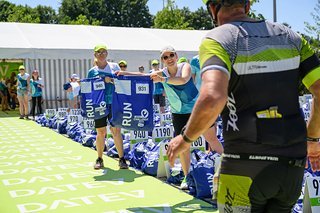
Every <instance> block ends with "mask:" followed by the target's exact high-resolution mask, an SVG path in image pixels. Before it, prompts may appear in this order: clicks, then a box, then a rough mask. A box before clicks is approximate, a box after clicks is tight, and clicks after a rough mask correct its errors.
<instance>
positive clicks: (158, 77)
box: [150, 73, 165, 83]
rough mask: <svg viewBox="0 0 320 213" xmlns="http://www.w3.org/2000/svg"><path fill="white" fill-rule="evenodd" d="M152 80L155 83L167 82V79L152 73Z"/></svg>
mask: <svg viewBox="0 0 320 213" xmlns="http://www.w3.org/2000/svg"><path fill="white" fill-rule="evenodd" d="M150 78H151V79H152V80H153V82H154V83H158V82H164V81H165V77H162V76H160V75H158V74H156V73H151V75H150Z"/></svg>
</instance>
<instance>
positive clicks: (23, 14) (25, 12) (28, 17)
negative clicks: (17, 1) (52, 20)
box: [7, 5, 40, 23]
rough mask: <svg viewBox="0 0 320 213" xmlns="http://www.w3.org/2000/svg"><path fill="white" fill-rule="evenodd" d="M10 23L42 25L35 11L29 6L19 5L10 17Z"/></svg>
mask: <svg viewBox="0 0 320 213" xmlns="http://www.w3.org/2000/svg"><path fill="white" fill-rule="evenodd" d="M7 21H8V22H22V23H40V18H39V16H38V14H37V12H36V11H35V10H33V9H32V8H31V7H29V6H27V5H26V6H22V5H18V6H16V7H15V8H14V10H13V12H12V13H11V14H10V15H9V16H8V19H7Z"/></svg>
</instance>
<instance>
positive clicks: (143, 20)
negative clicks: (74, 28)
mask: <svg viewBox="0 0 320 213" xmlns="http://www.w3.org/2000/svg"><path fill="white" fill-rule="evenodd" d="M80 15H83V16H85V17H86V18H87V19H88V20H89V24H97V23H99V24H100V25H103V26H119V27H150V26H151V25H152V16H151V14H150V13H149V8H148V6H147V0H63V1H62V3H61V7H60V8H59V22H60V23H66V24H68V23H71V22H72V21H75V20H77V19H79V16H80ZM83 16H81V17H82V18H83ZM81 17H80V19H81ZM78 21H79V20H78Z"/></svg>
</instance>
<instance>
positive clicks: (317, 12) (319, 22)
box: [304, 0, 320, 55]
mask: <svg viewBox="0 0 320 213" xmlns="http://www.w3.org/2000/svg"><path fill="white" fill-rule="evenodd" d="M311 16H312V18H313V20H314V22H315V23H314V25H312V24H310V23H309V22H304V24H305V26H306V28H305V30H306V31H307V32H308V33H310V38H309V39H307V40H308V41H309V42H310V45H311V47H312V48H313V49H314V50H315V51H316V52H317V53H318V55H319V54H320V47H319V45H320V37H319V36H320V0H318V3H317V4H316V6H315V8H314V12H312V13H311Z"/></svg>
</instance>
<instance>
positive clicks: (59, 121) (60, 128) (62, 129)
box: [53, 117, 68, 134]
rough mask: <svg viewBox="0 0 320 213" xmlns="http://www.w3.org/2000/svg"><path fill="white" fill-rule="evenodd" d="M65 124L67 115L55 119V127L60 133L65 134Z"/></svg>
mask: <svg viewBox="0 0 320 213" xmlns="http://www.w3.org/2000/svg"><path fill="white" fill-rule="evenodd" d="M67 124H68V120H67V117H64V118H59V119H57V127H56V129H58V132H59V133H60V134H66V133H67V130H66V127H67ZM54 127H55V126H54ZM54 127H53V128H54Z"/></svg>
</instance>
